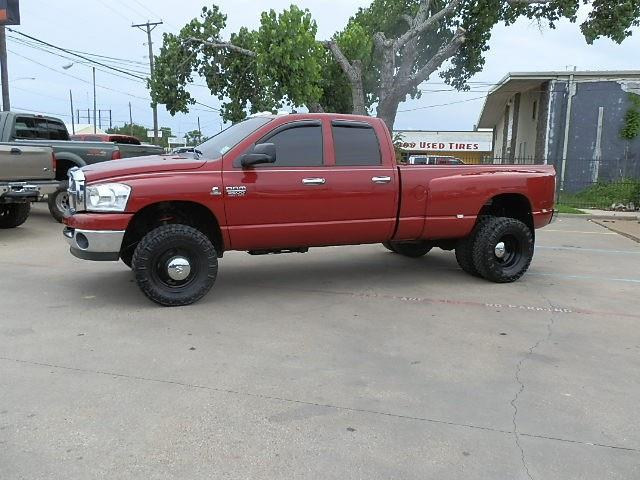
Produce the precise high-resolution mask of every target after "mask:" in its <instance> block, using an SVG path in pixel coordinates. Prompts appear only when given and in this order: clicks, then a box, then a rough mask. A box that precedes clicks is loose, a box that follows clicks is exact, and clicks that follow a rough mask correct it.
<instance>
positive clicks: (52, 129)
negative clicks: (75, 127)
mask: <svg viewBox="0 0 640 480" xmlns="http://www.w3.org/2000/svg"><path fill="white" fill-rule="evenodd" d="M47 126H48V127H49V138H50V139H51V140H69V133H68V132H67V127H65V126H64V123H61V122H55V121H52V120H49V121H48V122H47Z"/></svg>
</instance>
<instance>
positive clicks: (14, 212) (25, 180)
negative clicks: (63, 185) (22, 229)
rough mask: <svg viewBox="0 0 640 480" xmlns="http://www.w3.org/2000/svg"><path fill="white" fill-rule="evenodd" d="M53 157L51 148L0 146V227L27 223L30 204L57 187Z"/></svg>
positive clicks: (25, 145)
mask: <svg viewBox="0 0 640 480" xmlns="http://www.w3.org/2000/svg"><path fill="white" fill-rule="evenodd" d="M55 175H56V157H55V155H54V154H53V149H52V148H51V147H44V146H34V145H28V144H24V145H23V144H21V143H0V228H3V229H4V228H15V227H19V226H20V225H22V224H23V223H24V222H26V221H27V218H28V217H29V213H30V211H31V202H35V201H37V200H39V199H40V198H42V197H43V196H44V195H46V194H51V193H53V192H55V191H56V189H57V188H58V186H57V184H56V183H55V182H54V181H53V179H54V178H55Z"/></svg>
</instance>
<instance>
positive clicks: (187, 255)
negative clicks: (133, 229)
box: [133, 224, 218, 307]
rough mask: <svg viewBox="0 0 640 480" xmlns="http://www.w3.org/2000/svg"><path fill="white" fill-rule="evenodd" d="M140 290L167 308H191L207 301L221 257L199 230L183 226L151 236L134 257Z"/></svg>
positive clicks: (164, 228)
mask: <svg viewBox="0 0 640 480" xmlns="http://www.w3.org/2000/svg"><path fill="white" fill-rule="evenodd" d="M133 271H134V273H135V277H136V282H137V283H138V287H140V290H142V292H143V293H144V294H145V295H146V296H147V297H148V298H149V299H150V300H152V301H154V302H156V303H158V304H159V305H163V306H165V307H177V306H181V305H190V304H192V303H195V302H197V301H198V300H200V299H201V298H202V297H204V296H205V295H206V294H207V292H208V291H209V290H210V289H211V287H213V284H214V283H215V281H216V276H217V274H218V255H217V254H216V250H215V248H214V246H213V244H212V243H211V241H210V240H209V239H208V238H207V237H206V236H205V235H204V234H203V233H202V232H200V231H199V230H196V229H195V228H193V227H189V226H187V225H180V224H171V225H163V226H161V227H158V228H155V229H153V230H151V231H150V232H149V233H147V234H146V235H145V236H144V237H143V238H142V240H140V243H138V246H137V247H136V250H135V252H134V254H133Z"/></svg>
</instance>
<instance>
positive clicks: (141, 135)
mask: <svg viewBox="0 0 640 480" xmlns="http://www.w3.org/2000/svg"><path fill="white" fill-rule="evenodd" d="M151 130H152V129H150V128H147V127H145V126H143V125H138V124H137V123H134V124H132V125H130V124H128V123H125V124H124V125H123V126H122V127H113V128H110V129H108V130H107V133H111V134H113V135H132V136H134V137H135V138H137V139H138V140H140V141H141V142H143V143H151V142H152V138H149V137H148V136H147V132H149V131H151ZM160 131H161V132H162V138H160V139H159V142H158V144H159V145H160V146H162V147H165V148H167V147H168V146H169V137H171V136H172V134H171V128H169V127H161V128H160Z"/></svg>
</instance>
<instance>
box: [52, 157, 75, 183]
mask: <svg viewBox="0 0 640 480" xmlns="http://www.w3.org/2000/svg"><path fill="white" fill-rule="evenodd" d="M77 166H78V165H76V164H75V163H73V162H72V161H71V160H56V180H58V181H62V180H66V179H67V172H68V171H69V169H71V168H73V167H77Z"/></svg>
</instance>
